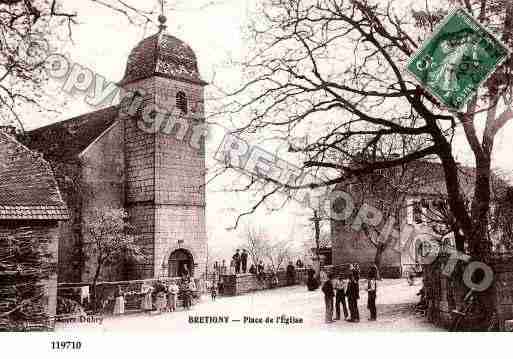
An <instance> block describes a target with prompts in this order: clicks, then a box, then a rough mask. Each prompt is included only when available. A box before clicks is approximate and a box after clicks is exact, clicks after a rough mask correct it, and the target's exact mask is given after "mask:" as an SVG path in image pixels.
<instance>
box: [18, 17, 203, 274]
mask: <svg viewBox="0 0 513 359" xmlns="http://www.w3.org/2000/svg"><path fill="white" fill-rule="evenodd" d="M161 20H162V23H161V26H160V30H159V32H158V33H156V34H155V35H152V36H150V37H148V38H146V39H144V40H142V41H141V42H140V43H139V44H138V45H137V46H136V47H135V48H134V49H133V50H132V52H131V53H130V55H129V57H128V62H127V65H126V71H125V75H124V77H123V79H122V81H121V82H120V84H119V85H120V87H121V93H120V98H121V103H120V105H118V106H113V107H109V108H105V109H102V110H99V111H96V112H92V113H87V114H84V115H82V116H79V117H76V118H72V119H70V120H67V121H63V122H59V123H55V124H52V125H49V126H46V127H43V128H39V129H36V130H34V131H31V132H30V133H29V134H28V140H27V145H28V146H29V147H31V148H32V149H34V150H37V151H39V152H41V153H42V154H43V155H44V157H45V158H46V159H47V160H48V161H49V162H50V163H51V164H52V167H53V168H54V170H55V172H56V174H57V179H58V182H59V186H60V188H61V190H62V192H63V194H64V197H65V200H66V202H67V204H68V206H69V207H70V209H71V211H72V218H71V220H70V221H68V222H67V223H66V224H65V225H64V226H63V228H62V229H61V233H60V246H59V258H60V260H59V282H61V283H62V282H79V281H85V282H87V281H89V280H90V279H91V277H92V272H93V269H92V263H91V262H92V261H93V260H94V258H90V256H89V255H88V253H84V245H83V244H84V242H85V241H86V240H87V231H86V224H87V222H88V220H89V219H90V213H91V211H92V209H93V208H103V207H113V208H124V209H126V211H127V213H128V215H129V220H130V221H131V223H132V224H133V225H134V226H135V227H136V230H137V236H138V237H137V241H138V243H139V244H140V245H141V246H142V247H143V248H144V251H145V253H146V258H147V260H146V261H145V262H144V263H120V264H119V265H117V266H115V267H111V268H106V270H105V271H103V273H102V274H101V279H102V280H110V281H112V280H129V279H142V278H156V277H169V276H170V277H174V276H178V275H179V274H181V272H182V271H183V270H184V268H188V269H189V270H190V271H191V272H193V274H194V276H196V277H198V276H200V275H201V273H202V272H203V271H204V269H205V268H204V267H205V261H206V245H207V239H206V224H205V186H204V184H205V179H204V178H205V155H204V138H203V137H201V138H199V139H198V138H196V139H195V141H194V142H195V143H196V144H199V145H198V146H193V145H191V143H192V137H194V136H195V132H194V129H195V126H200V125H202V124H204V112H203V111H204V110H203V99H204V94H203V90H204V86H205V85H206V83H205V82H204V81H202V80H201V78H200V75H199V72H198V65H197V60H196V55H195V54H194V52H193V51H192V49H191V48H190V47H189V45H187V44H186V43H185V42H183V41H181V40H179V39H177V38H176V37H174V36H171V35H169V34H167V33H166V31H165V26H164V24H163V22H164V19H163V18H161ZM134 109H135V110H134ZM157 109H158V110H159V111H160V112H162V113H166V114H167V117H166V121H165V122H163V123H160V122H159V124H161V125H162V126H160V127H157V126H156V127H155V128H152V129H151V128H147V125H148V122H147V121H148V120H149V119H155V113H154V110H157ZM150 122H151V121H150ZM155 123H157V122H155ZM150 127H151V126H150Z"/></svg>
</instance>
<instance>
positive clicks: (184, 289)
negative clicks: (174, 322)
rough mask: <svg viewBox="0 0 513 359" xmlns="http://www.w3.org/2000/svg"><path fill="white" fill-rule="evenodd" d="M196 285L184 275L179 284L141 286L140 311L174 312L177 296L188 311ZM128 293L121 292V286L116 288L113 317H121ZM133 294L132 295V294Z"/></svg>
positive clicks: (159, 283) (160, 283)
mask: <svg viewBox="0 0 513 359" xmlns="http://www.w3.org/2000/svg"><path fill="white" fill-rule="evenodd" d="M196 293H197V290H196V283H195V282H194V279H193V278H191V277H190V276H189V275H184V276H182V278H181V279H180V280H179V282H178V283H177V282H174V281H173V282H171V283H170V284H168V285H165V284H164V283H162V282H157V283H155V285H154V286H152V285H149V284H143V285H142V287H141V293H139V294H141V295H142V299H141V310H142V311H143V312H147V313H150V312H153V311H157V312H158V313H163V312H174V311H176V308H177V303H178V296H179V295H180V296H181V297H182V299H183V306H184V308H185V309H186V310H189V309H190V308H191V306H192V305H193V303H194V296H195V295H196ZM128 294H130V293H126V292H123V290H122V289H121V286H118V287H117V288H116V291H115V293H114V297H115V302H114V310H113V314H114V315H121V314H124V313H125V302H126V298H125V297H126V296H127V295H128ZM132 294H133V293H132Z"/></svg>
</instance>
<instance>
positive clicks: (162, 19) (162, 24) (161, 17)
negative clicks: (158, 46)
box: [159, 0, 167, 32]
mask: <svg viewBox="0 0 513 359" xmlns="http://www.w3.org/2000/svg"><path fill="white" fill-rule="evenodd" d="M164 2H165V0H160V15H159V23H160V25H159V31H160V32H162V31H164V30H165V29H166V27H167V26H166V21H167V18H166V15H164Z"/></svg>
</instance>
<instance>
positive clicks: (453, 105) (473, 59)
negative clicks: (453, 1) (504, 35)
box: [407, 9, 510, 110]
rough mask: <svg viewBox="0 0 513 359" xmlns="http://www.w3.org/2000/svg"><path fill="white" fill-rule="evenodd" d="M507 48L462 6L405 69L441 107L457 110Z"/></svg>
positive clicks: (492, 70) (495, 65)
mask: <svg viewBox="0 0 513 359" xmlns="http://www.w3.org/2000/svg"><path fill="white" fill-rule="evenodd" d="M509 54H510V50H509V49H508V48H507V47H506V46H505V45H504V44H502V43H501V41H500V40H498V39H497V38H496V37H495V36H494V35H493V34H492V33H491V32H490V31H488V30H487V29H486V28H485V27H483V26H482V25H481V24H480V23H479V22H478V21H477V20H476V19H474V18H473V17H472V16H471V15H470V14H468V13H467V12H466V11H465V10H463V9H457V10H455V11H453V12H451V13H450V14H448V15H447V16H446V18H445V19H444V20H443V22H442V23H441V24H440V25H439V26H438V28H437V29H436V30H435V32H434V33H433V35H432V36H431V37H430V38H428V39H426V40H425V41H424V44H423V46H422V47H421V48H420V49H419V50H418V51H417V52H416V53H415V54H414V55H413V56H412V57H411V59H410V61H409V62H408V65H407V70H408V72H409V73H411V74H412V75H413V76H414V77H415V78H416V79H417V80H418V81H419V82H420V84H421V85H422V86H423V88H424V89H426V90H427V91H429V93H431V94H432V95H433V96H435V97H436V98H437V99H438V100H439V101H440V102H441V103H442V104H443V105H444V106H446V107H448V108H450V109H452V110H460V109H461V108H462V106H463V105H464V104H465V103H466V102H467V101H468V100H469V99H470V98H471V97H472V95H473V94H474V93H475V92H476V91H477V89H478V88H479V87H480V86H481V85H482V84H483V83H484V82H485V81H486V79H487V78H488V77H489V76H490V75H491V74H493V73H494V72H495V70H496V69H497V68H498V67H499V66H500V65H501V64H502V63H503V62H504V61H505V60H506V59H507V58H508V56H509Z"/></svg>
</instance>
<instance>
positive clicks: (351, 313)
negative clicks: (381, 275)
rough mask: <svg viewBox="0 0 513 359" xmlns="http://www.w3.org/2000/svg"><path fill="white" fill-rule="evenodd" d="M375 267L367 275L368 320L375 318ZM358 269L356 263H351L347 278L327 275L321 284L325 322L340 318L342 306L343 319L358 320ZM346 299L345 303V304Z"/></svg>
mask: <svg viewBox="0 0 513 359" xmlns="http://www.w3.org/2000/svg"><path fill="white" fill-rule="evenodd" d="M377 274H378V272H377V268H376V267H375V266H372V267H371V268H370V269H369V273H368V277H367V308H368V309H369V313H370V316H369V320H372V321H374V320H376V319H377V311H376V292H377ZM359 283H360V270H359V266H358V265H352V266H351V268H350V275H349V278H348V279H347V280H346V279H344V278H343V277H342V276H340V277H335V276H334V275H332V274H330V275H328V279H327V280H326V281H325V282H324V284H323V286H322V291H323V293H324V301H325V305H326V323H332V322H334V320H340V319H341V316H340V314H341V313H340V307H341V306H342V309H343V313H344V319H345V320H347V321H349V322H359V321H360V312H359V310H358V300H359V299H360V284H359ZM346 299H347V304H346ZM333 301H335V319H333Z"/></svg>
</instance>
